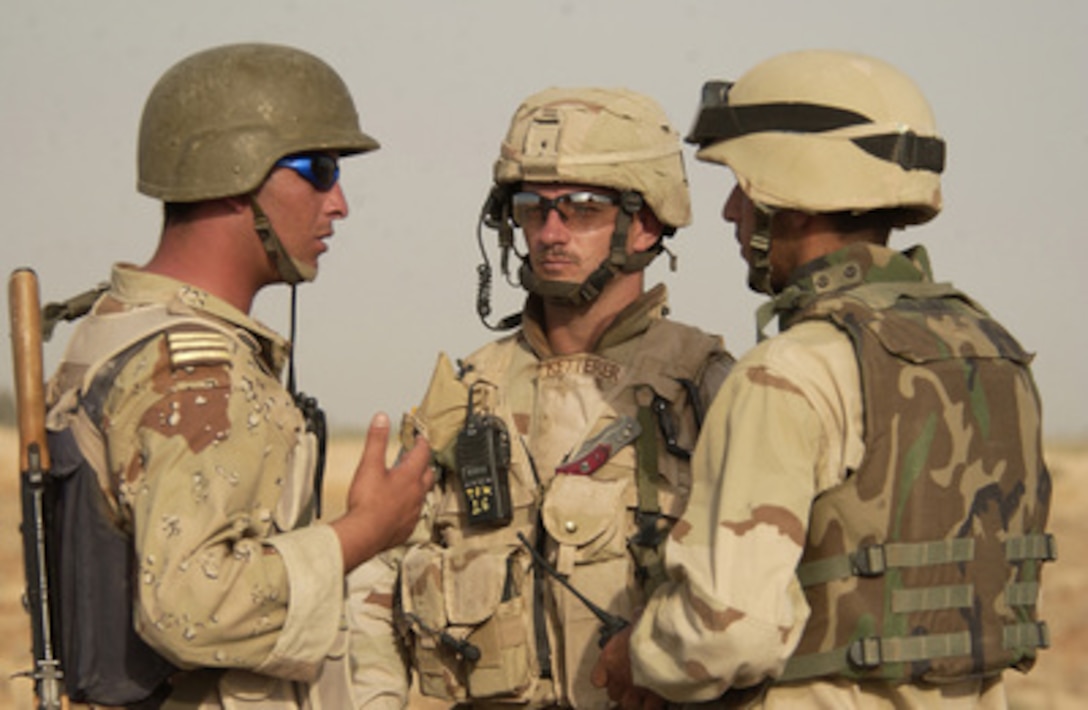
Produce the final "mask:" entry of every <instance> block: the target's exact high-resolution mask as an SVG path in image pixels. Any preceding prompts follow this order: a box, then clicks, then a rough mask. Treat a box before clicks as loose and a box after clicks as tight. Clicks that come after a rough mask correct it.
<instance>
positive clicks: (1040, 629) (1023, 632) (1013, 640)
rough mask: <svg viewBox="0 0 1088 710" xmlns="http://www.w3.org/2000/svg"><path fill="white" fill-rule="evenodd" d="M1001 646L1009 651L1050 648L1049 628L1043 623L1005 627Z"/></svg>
mask: <svg viewBox="0 0 1088 710" xmlns="http://www.w3.org/2000/svg"><path fill="white" fill-rule="evenodd" d="M1003 645H1004V646H1005V648H1006V649H1007V650H1010V651H1013V650H1015V651H1030V650H1033V649H1036V648H1050V628H1049V627H1047V625H1046V622H1045V621H1038V622H1029V623H1026V624H1010V625H1009V626H1006V627H1005V631H1004V638H1003Z"/></svg>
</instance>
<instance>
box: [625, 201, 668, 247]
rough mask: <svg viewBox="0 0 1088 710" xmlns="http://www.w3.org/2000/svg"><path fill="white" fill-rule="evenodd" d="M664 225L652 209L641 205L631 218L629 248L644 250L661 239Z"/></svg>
mask: <svg viewBox="0 0 1088 710" xmlns="http://www.w3.org/2000/svg"><path fill="white" fill-rule="evenodd" d="M664 228H665V226H664V225H663V224H662V223H661V220H659V219H658V218H657V215H655V214H654V212H653V210H651V209H650V208H649V207H646V206H643V208H642V209H640V210H639V211H638V212H637V213H636V214H635V217H634V219H632V220H631V231H632V232H633V234H632V239H631V250H632V251H635V252H640V251H646V250H647V249H650V248H651V247H652V246H653V245H654V244H657V243H658V242H659V241H661V235H662V231H663V230H664Z"/></svg>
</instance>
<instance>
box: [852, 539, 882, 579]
mask: <svg viewBox="0 0 1088 710" xmlns="http://www.w3.org/2000/svg"><path fill="white" fill-rule="evenodd" d="M887 569H888V562H887V558H886V557H885V555H884V546H883V545H869V546H867V547H862V548H859V549H858V551H857V552H855V553H854V554H852V555H850V570H851V571H852V572H853V573H854V575H855V576H857V577H879V576H880V575H882V574H884V572H885V570H887Z"/></svg>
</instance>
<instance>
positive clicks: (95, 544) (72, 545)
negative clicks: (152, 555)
mask: <svg viewBox="0 0 1088 710" xmlns="http://www.w3.org/2000/svg"><path fill="white" fill-rule="evenodd" d="M48 444H49V452H50V454H51V457H52V463H53V470H52V476H53V484H54V486H55V488H56V494H57V495H56V507H55V509H54V519H53V522H54V526H53V530H52V531H51V539H50V542H51V543H52V545H53V549H54V550H56V551H57V554H56V557H55V562H56V569H55V572H56V574H55V576H54V580H55V581H56V590H54V594H57V596H58V598H59V600H60V603H59V608H60V624H59V626H60V631H59V634H58V637H59V643H58V645H59V647H60V648H59V655H60V660H61V664H62V667H63V669H64V681H65V687H66V690H67V692H68V695H69V697H70V698H71V699H72V700H73V701H76V702H88V703H100V704H103V705H129V704H134V703H137V702H139V701H142V700H146V699H148V698H150V697H151V696H152V695H154V694H155V691H156V690H162V689H164V688H165V685H164V683H165V681H166V680H167V678H168V677H169V676H170V675H171V674H172V673H173V672H174V671H175V670H176V669H175V668H174V666H172V665H171V664H170V663H169V662H168V661H166V659H164V658H162V657H161V656H160V655H158V654H157V653H156V652H155V651H154V650H153V649H152V648H151V647H150V646H148V645H147V644H146V643H145V642H144V641H143V639H141V638H140V637H139V636H138V635H137V634H136V629H135V626H134V619H133V584H134V582H135V560H134V559H133V557H134V554H133V547H132V540H131V538H130V537H129V536H128V535H127V534H126V533H125V532H123V531H122V530H120V529H118V528H117V526H116V525H114V523H113V521H112V518H111V514H110V509H109V503H108V501H107V500H106V497H105V494H104V493H103V492H102V489H101V488H100V487H99V484H98V477H97V475H96V474H95V471H94V469H93V468H92V466H91V465H90V464H89V463H88V462H87V461H86V460H84V457H83V455H82V453H81V452H80V450H79V446H78V445H77V444H76V440H75V437H74V436H73V434H72V432H71V430H69V429H62V430H60V431H50V432H48ZM58 592H59V593H58ZM156 706H157V704H156Z"/></svg>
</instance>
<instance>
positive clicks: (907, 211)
mask: <svg viewBox="0 0 1088 710" xmlns="http://www.w3.org/2000/svg"><path fill="white" fill-rule="evenodd" d="M687 140H688V141H689V142H691V143H696V144H698V145H699V146H700V150H699V151H698V153H697V154H696V157H697V158H699V159H700V160H705V161H711V162H716V163H722V164H725V165H727V166H729V167H730V168H731V169H732V170H733V173H734V174H735V175H736V177H737V181H738V184H739V185H740V187H741V189H742V190H744V192H745V194H747V195H748V196H749V197H750V198H751V199H752V200H753V201H755V202H756V203H757V204H760V205H762V206H764V207H768V208H787V209H797V210H802V211H805V212H810V213H814V212H842V211H851V212H855V213H860V212H867V211H871V210H875V209H884V208H898V209H900V210H901V214H902V219H901V222H900V223H901V224H917V223H921V222H925V221H927V220H929V219H932V218H933V217H934V216H936V215H937V213H938V212H939V211H940V209H941V184H940V173H941V172H942V170H943V169H944V157H945V156H944V152H945V147H944V141H943V140H942V139H941V138H940V137H938V135H937V129H936V125H935V122H934V119H933V113H932V111H931V110H930V107H929V104H928V102H927V101H926V99H925V97H924V96H923V95H922V93H921V91H920V90H919V89H918V87H917V86H916V85H915V84H914V82H913V81H912V80H911V79H910V78H909V77H907V76H906V75H905V74H903V73H902V72H901V71H899V70H898V69H896V68H895V67H893V66H891V65H889V64H887V63H885V62H883V61H881V60H878V59H874V58H872V57H867V56H863V55H860V54H854V53H850V52H841V51H829V50H807V51H799V52H791V53H787V54H782V55H779V56H776V57H773V58H771V59H769V60H766V61H764V62H762V63H760V64H758V65H756V66H755V67H754V68H752V69H751V70H750V71H748V72H747V73H745V74H744V75H743V76H742V77H741V78H740V79H739V80H737V82H736V83H735V84H729V83H727V82H708V84H707V85H706V86H705V87H704V93H703V104H702V106H701V107H700V112H699V115H698V116H697V117H696V121H695V125H694V127H693V128H692V132H691V134H690V135H689V136H688V139H687Z"/></svg>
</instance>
